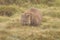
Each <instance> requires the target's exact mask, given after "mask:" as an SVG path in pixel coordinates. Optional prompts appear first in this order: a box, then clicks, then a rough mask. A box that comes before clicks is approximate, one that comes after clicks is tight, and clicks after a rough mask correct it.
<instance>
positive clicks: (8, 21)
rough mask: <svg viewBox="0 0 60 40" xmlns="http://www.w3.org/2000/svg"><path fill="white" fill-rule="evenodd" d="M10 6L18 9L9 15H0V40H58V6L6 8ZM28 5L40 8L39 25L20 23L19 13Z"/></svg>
mask: <svg viewBox="0 0 60 40" xmlns="http://www.w3.org/2000/svg"><path fill="white" fill-rule="evenodd" d="M1 6H2V5H1ZM2 7H3V6H2ZM11 7H12V8H16V10H18V11H17V12H16V13H14V15H12V16H10V17H6V16H0V40H60V7H48V6H44V5H32V6H28V7H26V6H25V7H24V6H23V7H20V6H16V5H9V6H6V8H8V9H9V8H11ZM30 7H36V8H39V9H40V10H41V12H42V13H41V14H42V17H43V18H42V22H41V25H40V26H36V27H34V26H22V25H21V24H20V16H21V14H22V13H23V12H24V11H25V10H26V9H28V8H30ZM0 10H1V9H0ZM8 12H9V11H8Z"/></svg>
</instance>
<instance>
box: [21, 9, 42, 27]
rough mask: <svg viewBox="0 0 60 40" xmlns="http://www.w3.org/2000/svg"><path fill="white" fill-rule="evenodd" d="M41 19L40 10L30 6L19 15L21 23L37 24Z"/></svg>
mask: <svg viewBox="0 0 60 40" xmlns="http://www.w3.org/2000/svg"><path fill="white" fill-rule="evenodd" d="M41 20H42V15H41V12H40V11H39V10H38V9H36V8H30V9H28V10H27V11H25V12H24V13H23V14H22V15H21V24H22V25H31V26H38V25H40V23H41Z"/></svg>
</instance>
